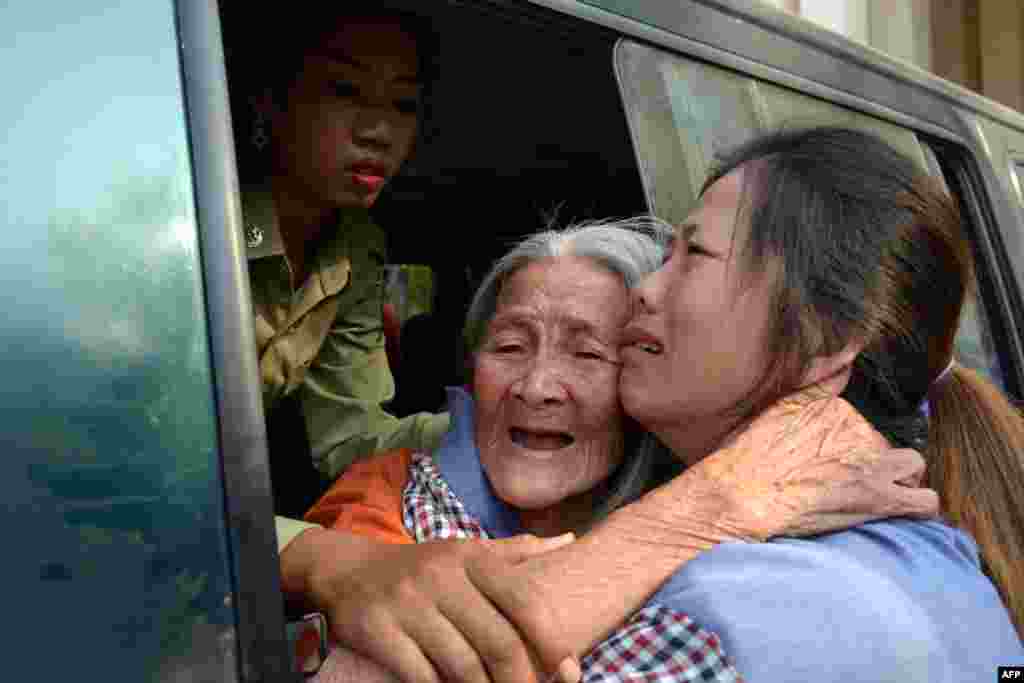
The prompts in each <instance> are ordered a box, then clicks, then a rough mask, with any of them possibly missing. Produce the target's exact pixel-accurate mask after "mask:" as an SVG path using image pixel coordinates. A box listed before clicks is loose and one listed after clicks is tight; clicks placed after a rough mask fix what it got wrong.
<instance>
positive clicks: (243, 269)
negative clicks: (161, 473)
mask: <svg viewBox="0 0 1024 683" xmlns="http://www.w3.org/2000/svg"><path fill="white" fill-rule="evenodd" d="M176 13H177V21H178V35H179V41H180V42H179V44H180V53H181V64H182V77H183V82H184V86H185V105H186V112H187V115H188V135H189V146H190V153H191V156H192V169H193V182H194V188H195V201H196V217H197V223H198V226H199V238H200V260H201V263H202V270H203V273H202V277H203V289H204V299H205V305H206V315H207V325H208V330H209V337H210V339H209V343H210V352H211V365H212V368H211V369H212V375H213V378H214V388H215V400H216V409H217V416H216V417H217V424H218V441H219V454H220V462H221V467H222V474H223V482H224V506H225V520H226V525H227V528H228V530H229V552H230V559H231V569H232V574H233V576H232V578H233V581H234V589H235V590H234V595H233V598H234V605H233V607H234V610H235V615H236V620H237V631H236V634H237V656H238V661H237V671H238V677H239V678H238V680H239V681H244V682H246V683H257V682H262V681H288V680H293V681H298V680H300V675H299V674H298V673H296V672H294V671H293V669H292V666H291V664H292V662H291V657H290V656H289V653H288V645H287V638H286V635H285V604H284V597H283V594H282V591H281V577H280V561H279V557H278V552H277V535H276V530H275V526H274V513H273V498H272V495H271V489H270V469H269V464H268V458H267V439H266V426H265V422H264V418H263V403H262V401H263V398H262V393H261V391H260V387H259V383H258V380H257V378H258V377H259V366H258V364H257V359H256V354H255V348H256V345H255V337H254V330H253V322H252V304H251V300H250V293H249V282H248V268H247V265H246V261H245V256H244V255H245V246H244V242H243V240H242V220H241V215H242V214H241V206H240V203H239V184H238V176H237V167H236V163H235V151H234V138H233V133H232V130H231V118H230V111H229V104H228V91H227V76H226V72H225V65H224V53H223V46H222V41H221V26H220V16H219V14H218V8H217V4H216V3H210V2H196V1H192V0H178V1H177V2H176Z"/></svg>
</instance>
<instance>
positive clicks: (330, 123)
mask: <svg viewBox="0 0 1024 683" xmlns="http://www.w3.org/2000/svg"><path fill="white" fill-rule="evenodd" d="M419 96H420V84H419V74H418V62H417V52H416V41H415V39H414V38H413V36H411V35H409V34H408V33H406V32H404V31H403V30H402V28H401V27H400V25H399V24H398V23H397V22H395V21H394V20H393V19H387V18H380V19H372V18H369V19H368V18H358V19H342V20H341V21H340V22H339V28H338V30H337V31H335V32H333V33H331V34H329V35H328V36H327V37H326V38H325V39H324V40H323V41H321V43H320V46H319V47H317V48H315V49H313V50H311V51H310V52H309V53H308V54H306V55H305V58H304V59H303V62H302V68H301V71H300V73H299V75H298V76H297V78H296V79H295V80H294V81H293V82H292V84H291V86H290V87H289V89H288V91H287V94H286V96H285V98H284V99H285V101H284V102H278V103H276V104H275V105H274V106H273V107H271V109H272V114H271V119H270V124H271V125H270V129H271V134H272V135H271V137H272V140H273V144H274V156H275V164H276V174H275V181H274V182H275V185H277V184H278V183H280V184H282V186H284V189H286V191H288V192H291V193H293V194H295V195H296V196H299V197H302V198H303V199H304V200H305V201H307V202H308V203H311V204H316V205H324V206H328V207H335V206H343V207H356V206H361V207H369V206H371V205H372V204H373V202H374V201H375V200H376V199H377V196H378V195H379V194H380V191H381V189H382V188H383V186H384V184H385V183H386V182H387V181H388V180H389V179H390V178H391V177H392V176H393V175H394V174H395V173H396V172H397V171H398V169H399V167H400V166H401V165H402V163H403V162H404V161H405V159H406V157H408V155H409V152H410V151H411V149H412V145H413V141H414V140H415V137H416V126H417V116H418V105H419Z"/></svg>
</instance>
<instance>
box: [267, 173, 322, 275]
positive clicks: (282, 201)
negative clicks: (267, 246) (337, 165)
mask: <svg viewBox="0 0 1024 683" xmlns="http://www.w3.org/2000/svg"><path fill="white" fill-rule="evenodd" d="M281 185H282V184H281V183H277V184H275V186H274V188H273V196H274V209H275V211H276V213H277V225H278V230H279V231H280V234H281V243H282V244H283V246H284V254H285V258H286V259H288V265H289V267H290V268H291V274H292V286H293V287H298V286H299V285H301V284H302V283H303V282H305V280H306V278H307V277H308V276H309V271H310V266H309V263H308V257H309V245H310V244H312V243H313V242H315V241H316V240H317V239H318V238H319V237H320V233H321V232H322V231H323V228H324V225H326V224H327V222H328V221H329V220H330V218H331V216H332V215H333V213H334V211H335V210H336V209H335V207H333V206H330V205H326V204H323V203H314V202H309V201H306V200H304V199H303V198H301V197H297V196H296V195H295V194H294V193H291V192H289V191H288V189H287V188H285V187H281Z"/></svg>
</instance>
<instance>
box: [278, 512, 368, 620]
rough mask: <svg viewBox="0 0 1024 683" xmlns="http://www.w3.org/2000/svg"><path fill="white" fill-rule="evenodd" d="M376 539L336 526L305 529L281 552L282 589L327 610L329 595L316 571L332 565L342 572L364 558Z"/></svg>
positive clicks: (291, 596) (294, 599)
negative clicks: (357, 534)
mask: <svg viewBox="0 0 1024 683" xmlns="http://www.w3.org/2000/svg"><path fill="white" fill-rule="evenodd" d="M372 546H373V541H370V540H368V539H365V538H362V537H359V536H356V535H354V534H349V533H346V532H343V531H337V530H333V529H330V530H328V529H324V528H322V527H319V526H316V527H312V528H309V529H306V530H304V531H302V532H301V533H299V534H298V535H297V536H295V538H294V539H292V541H291V542H290V543H289V544H288V545H287V546H286V547H285V548H284V549H283V550H282V551H281V590H282V591H283V592H284V594H285V597H286V598H287V599H288V600H289V601H291V602H301V603H302V604H303V605H304V606H306V607H309V608H312V609H321V610H325V611H326V608H327V607H329V603H328V598H327V597H326V596H325V595H323V591H322V590H320V588H321V586H319V585H317V583H316V572H317V571H318V569H321V568H323V567H325V566H328V565H330V566H331V567H332V569H334V570H335V571H338V572H339V573H340V572H341V570H342V568H343V566H342V565H343V564H344V563H346V562H351V563H353V565H355V564H358V563H359V562H361V561H363V559H364V558H365V557H366V556H367V553H368V552H369V550H370V549H371V548H372Z"/></svg>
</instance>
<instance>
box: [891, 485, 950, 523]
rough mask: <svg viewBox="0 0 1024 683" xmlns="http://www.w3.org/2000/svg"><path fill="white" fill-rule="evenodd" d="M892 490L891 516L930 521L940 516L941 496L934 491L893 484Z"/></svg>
mask: <svg viewBox="0 0 1024 683" xmlns="http://www.w3.org/2000/svg"><path fill="white" fill-rule="evenodd" d="M890 490H891V492H892V494H891V495H892V498H893V500H894V502H893V508H894V509H893V511H892V512H891V513H890V515H891V516H897V517H918V518H921V519H928V518H931V517H937V516H938V515H939V494H938V493H936V492H935V491H933V490H932V489H926V488H911V487H908V486H900V485H899V484H893V485H892V486H891V487H890ZM887 516H889V515H887Z"/></svg>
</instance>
